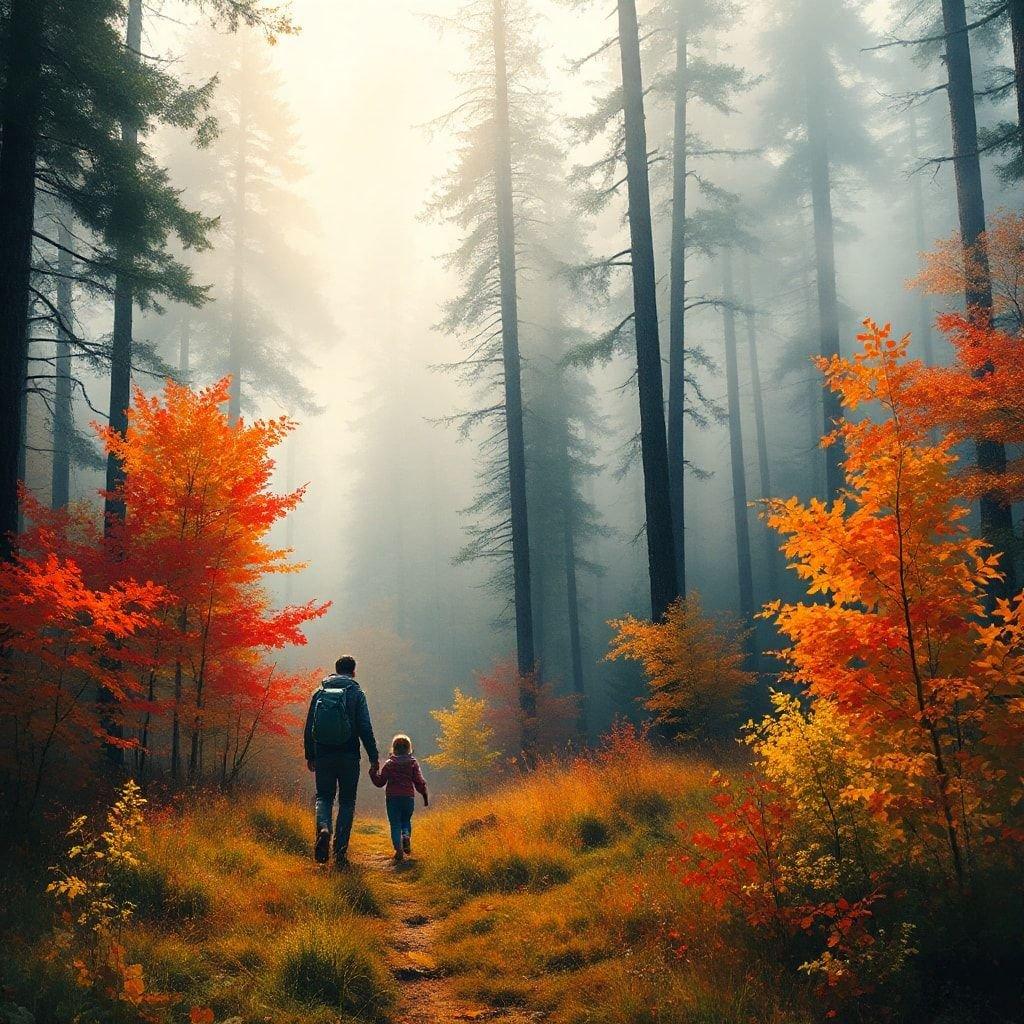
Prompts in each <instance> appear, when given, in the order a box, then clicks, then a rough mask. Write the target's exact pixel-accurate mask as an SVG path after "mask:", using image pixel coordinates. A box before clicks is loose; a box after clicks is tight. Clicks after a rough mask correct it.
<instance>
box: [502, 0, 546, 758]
mask: <svg viewBox="0 0 1024 1024" xmlns="http://www.w3.org/2000/svg"><path fill="white" fill-rule="evenodd" d="M494 101H495V102H494V128H495V152H494V155H495V162H494V185H495V203H496V213H497V222H498V273H499V277H500V282H501V343H502V362H503V366H504V379H505V434H506V439H507V444H508V482H509V507H510V509H509V514H510V519H511V529H512V579H513V597H514V603H515V617H516V663H517V665H518V668H519V674H520V676H527V675H529V674H530V673H531V672H533V670H534V663H535V662H536V655H535V652H534V646H533V606H532V602H531V595H530V534H529V525H528V517H527V505H526V446H525V441H524V437H523V395H522V371H521V367H520V360H519V310H518V300H517V296H516V243H515V218H514V213H513V206H512V143H511V138H510V133H509V113H508V72H507V70H506V66H505V6H504V0H494ZM519 703H520V709H521V710H522V713H523V717H524V720H525V722H526V723H527V725H526V727H525V728H524V733H523V749H524V750H530V749H531V748H532V746H533V740H532V736H531V735H530V733H531V728H530V726H529V723H530V722H531V720H532V719H533V718H535V716H536V713H537V706H536V705H537V702H536V695H535V693H534V691H533V690H532V689H531V688H530V687H529V686H527V685H523V686H520V689H519Z"/></svg>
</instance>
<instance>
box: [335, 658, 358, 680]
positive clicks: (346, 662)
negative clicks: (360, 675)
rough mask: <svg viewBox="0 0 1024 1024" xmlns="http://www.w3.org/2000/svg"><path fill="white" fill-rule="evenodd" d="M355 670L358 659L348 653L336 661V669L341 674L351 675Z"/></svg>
mask: <svg viewBox="0 0 1024 1024" xmlns="http://www.w3.org/2000/svg"><path fill="white" fill-rule="evenodd" d="M355 670H356V659H355V658H353V657H351V656H349V655H348V654H346V655H345V657H344V658H339V659H338V660H337V661H336V662H335V663H334V671H335V672H337V673H338V675H339V676H350V675H352V674H353V673H354V672H355Z"/></svg>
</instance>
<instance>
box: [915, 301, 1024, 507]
mask: <svg viewBox="0 0 1024 1024" xmlns="http://www.w3.org/2000/svg"><path fill="white" fill-rule="evenodd" d="M938 325H939V327H940V329H941V330H942V331H943V332H945V334H946V335H947V337H948V338H949V340H950V342H951V343H952V345H953V352H954V362H953V364H952V365H951V366H936V367H931V368H928V369H924V370H922V371H921V372H920V373H919V375H918V380H917V381H916V383H915V385H914V387H913V388H911V389H910V391H909V392H908V396H907V398H908V403H909V405H910V407H911V408H912V411H913V413H914V415H915V416H919V417H921V421H922V423H923V424H924V425H925V426H926V427H930V428H933V429H935V430H940V431H943V432H944V433H946V434H947V435H948V436H949V438H950V440H951V441H952V442H953V443H958V442H961V441H969V440H984V441H994V442H997V443H999V444H1003V445H1007V446H1009V447H1010V453H1009V455H1010V458H1009V459H1008V462H1007V467H1006V470H1005V472H1002V473H981V472H979V471H978V470H977V469H975V468H973V467H972V468H971V469H970V470H968V471H966V472H965V473H964V475H963V482H964V493H965V495H966V496H967V497H971V498H975V497H978V496H980V495H982V494H992V495H994V496H996V497H998V498H1000V499H1001V500H1002V501H1004V502H1006V503H1010V502H1016V501H1021V500H1024V459H1022V458H1021V457H1020V456H1019V455H1018V456H1016V457H1014V455H1013V452H1014V450H1015V449H1016V448H1017V447H1018V446H1019V444H1020V440H1021V438H1022V437H1024V360H1022V359H1021V339H1020V337H1019V336H1017V335H1015V334H1009V333H1006V332H1005V331H1002V330H999V329H996V328H993V327H990V326H988V325H987V324H986V323H984V321H982V320H980V319H978V318H968V317H965V316H962V315H959V314H953V313H949V314H945V315H943V316H940V317H939V319H938Z"/></svg>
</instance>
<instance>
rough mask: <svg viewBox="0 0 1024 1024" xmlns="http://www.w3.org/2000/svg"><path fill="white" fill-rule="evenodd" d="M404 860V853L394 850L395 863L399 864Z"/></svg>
mask: <svg viewBox="0 0 1024 1024" xmlns="http://www.w3.org/2000/svg"><path fill="white" fill-rule="evenodd" d="M403 860H405V854H404V853H403V852H402V851H401V850H395V863H396V864H401V863H402V861H403Z"/></svg>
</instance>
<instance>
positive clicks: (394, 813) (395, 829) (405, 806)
mask: <svg viewBox="0 0 1024 1024" xmlns="http://www.w3.org/2000/svg"><path fill="white" fill-rule="evenodd" d="M370 780H371V781H372V782H373V784H374V785H375V786H377V787H381V786H387V787H388V788H387V789H386V790H385V791H384V806H385V807H386V808H387V812H388V824H389V825H390V826H391V842H392V844H393V845H394V847H395V860H396V861H398V862H401V861H403V860H405V858H406V857H407V856H408V855H409V854H410V853H412V812H413V810H414V809H415V807H416V793H417V791H418V792H419V793H421V794H422V796H423V806H424V807H429V806H430V799H429V798H428V796H427V783H426V781H425V780H424V778H423V772H422V771H420V764H419V761H417V760H416V758H415V757H413V756H412V740H410V739H409V737H408V736H404V735H402V734H401V733H399V734H398V735H397V736H396V737H395V738H394V739H393V740H392V741H391V756H390V757H389V758H388V759H387V760H386V761H385V762H384V765H383V766H382V767H380V768H378V767H377V766H376V765H371V766H370Z"/></svg>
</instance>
